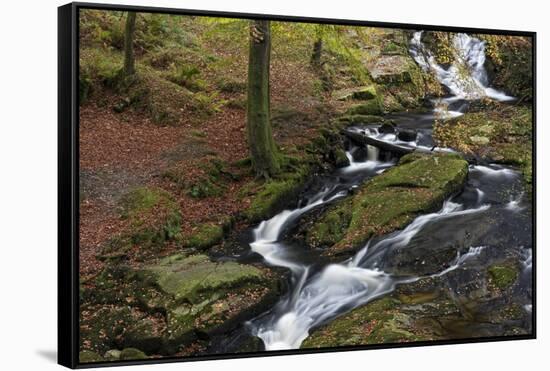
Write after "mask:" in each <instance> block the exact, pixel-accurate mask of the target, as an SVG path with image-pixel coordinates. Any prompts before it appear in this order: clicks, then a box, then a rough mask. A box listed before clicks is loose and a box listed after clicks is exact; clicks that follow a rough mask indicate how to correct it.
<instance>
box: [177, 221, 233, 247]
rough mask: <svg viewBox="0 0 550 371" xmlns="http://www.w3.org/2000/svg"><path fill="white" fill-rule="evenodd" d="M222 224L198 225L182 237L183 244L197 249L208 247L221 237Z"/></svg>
mask: <svg viewBox="0 0 550 371" xmlns="http://www.w3.org/2000/svg"><path fill="white" fill-rule="evenodd" d="M223 236H224V229H223V226H222V225H218V224H214V223H206V224H201V225H199V226H198V227H197V228H196V229H195V230H194V231H193V232H192V233H191V234H190V235H188V236H186V237H184V242H183V243H184V245H185V246H187V247H193V248H196V249H199V250H203V249H206V248H209V247H211V246H213V245H215V244H217V243H218V242H220V241H221V240H222V239H223Z"/></svg>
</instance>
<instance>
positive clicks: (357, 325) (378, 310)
mask: <svg viewBox="0 0 550 371" xmlns="http://www.w3.org/2000/svg"><path fill="white" fill-rule="evenodd" d="M397 305H399V301H398V300H395V299H394V298H392V297H384V298H382V299H378V300H375V301H373V302H371V303H369V304H367V305H365V306H363V307H360V308H358V309H355V310H353V311H352V312H350V313H348V314H346V315H344V316H342V317H340V318H337V319H335V320H334V321H332V322H330V323H329V324H328V325H325V326H323V327H321V328H320V329H318V330H317V331H315V332H314V333H313V334H311V336H309V337H308V338H307V339H306V340H305V341H304V342H303V344H302V346H301V347H302V348H324V347H335V346H352V345H366V344H384V343H400V342H407V341H416V340H427V339H423V338H422V337H421V336H419V335H417V334H414V333H413V332H411V329H409V328H408V324H409V322H411V320H410V318H409V317H408V315H406V314H403V313H399V312H398V311H397V310H396V308H397Z"/></svg>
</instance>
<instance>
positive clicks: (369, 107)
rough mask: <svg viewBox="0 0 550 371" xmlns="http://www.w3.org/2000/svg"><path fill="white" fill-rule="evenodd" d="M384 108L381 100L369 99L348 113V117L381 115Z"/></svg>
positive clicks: (353, 107) (350, 109)
mask: <svg viewBox="0 0 550 371" xmlns="http://www.w3.org/2000/svg"><path fill="white" fill-rule="evenodd" d="M383 110H384V107H383V105H382V101H381V100H380V99H379V98H373V99H369V100H367V101H365V102H363V103H361V104H357V105H355V106H352V107H351V108H349V109H348V110H347V111H346V114H348V115H380V114H382V113H383Z"/></svg>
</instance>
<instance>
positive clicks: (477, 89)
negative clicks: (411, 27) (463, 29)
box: [409, 31, 515, 118]
mask: <svg viewBox="0 0 550 371" xmlns="http://www.w3.org/2000/svg"><path fill="white" fill-rule="evenodd" d="M421 38H422V31H417V32H415V33H414V35H413V38H412V39H411V41H410V49H409V52H410V53H411V56H412V57H413V58H414V60H415V61H416V62H417V63H418V65H419V66H420V67H421V68H422V69H423V70H424V71H430V72H433V73H434V75H435V76H436V78H437V80H438V81H439V82H440V83H441V84H443V85H445V86H446V87H447V88H448V89H449V92H450V93H451V94H452V96H451V97H448V98H444V99H441V100H439V101H437V102H435V105H436V110H435V111H436V113H438V114H440V115H442V116H444V117H447V118H448V117H456V116H460V115H461V114H462V113H463V112H462V108H461V107H458V108H457V109H450V106H451V105H452V104H453V103H456V102H460V101H469V100H476V99H481V98H484V97H488V98H491V99H494V100H497V101H500V102H505V101H512V100H514V99H515V98H514V97H510V96H508V95H506V94H505V93H503V92H500V91H498V90H496V89H493V88H491V87H489V86H488V78H487V71H486V70H485V67H484V64H485V42H484V41H481V40H479V39H477V38H475V37H471V36H469V35H467V34H465V33H457V34H454V35H453V56H454V60H453V62H452V64H451V65H450V66H449V67H448V68H445V67H443V66H441V65H439V64H438V63H437V62H436V59H435V57H434V55H433V54H432V53H431V52H430V51H429V50H428V49H427V48H426V47H425V45H424V44H423V43H422V40H421Z"/></svg>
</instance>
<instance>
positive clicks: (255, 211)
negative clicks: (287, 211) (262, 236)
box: [245, 178, 303, 222]
mask: <svg viewBox="0 0 550 371" xmlns="http://www.w3.org/2000/svg"><path fill="white" fill-rule="evenodd" d="M302 186H303V182H302V181H300V179H299V178H295V179H289V180H270V181H268V182H266V183H265V184H264V185H263V187H262V189H261V190H260V191H259V192H258V193H257V194H256V195H255V196H254V198H253V200H252V202H251V204H250V206H249V207H248V209H247V210H246V212H245V215H246V217H247V219H248V220H250V221H251V222H254V221H260V220H263V219H266V218H268V217H269V216H270V215H273V214H275V213H276V212H277V210H278V209H279V208H281V207H283V205H284V204H286V203H288V202H289V201H290V200H291V199H292V198H293V197H294V196H296V195H297V193H298V191H299V189H300V188H301V187H302Z"/></svg>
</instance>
